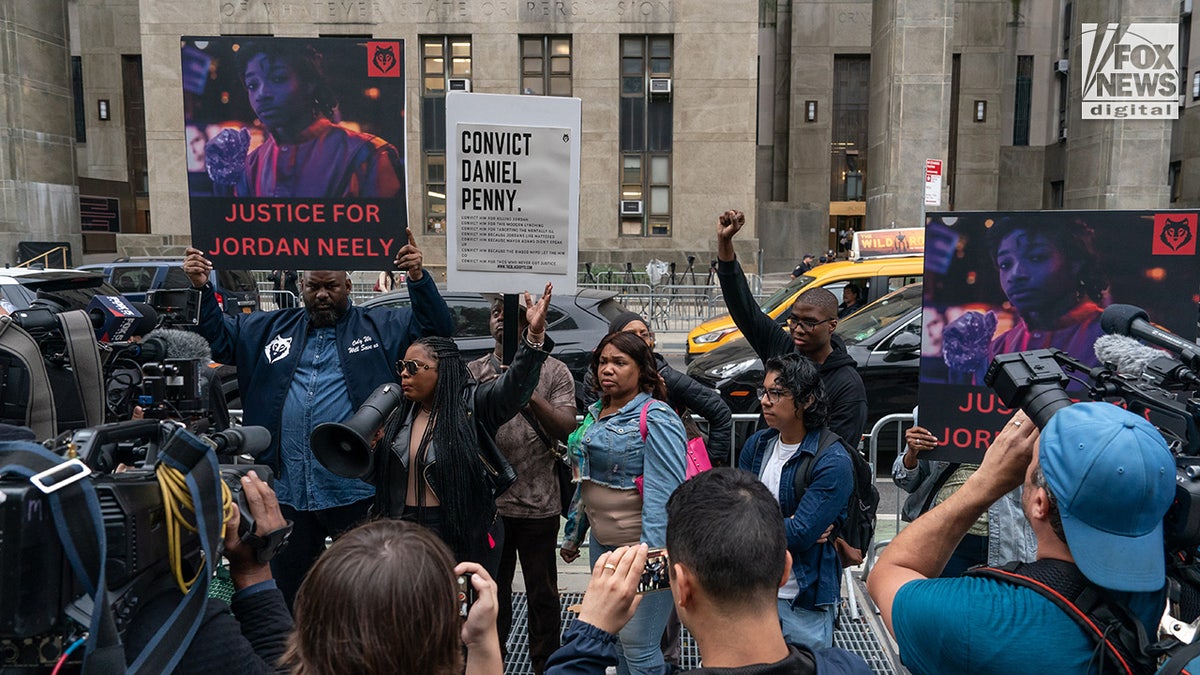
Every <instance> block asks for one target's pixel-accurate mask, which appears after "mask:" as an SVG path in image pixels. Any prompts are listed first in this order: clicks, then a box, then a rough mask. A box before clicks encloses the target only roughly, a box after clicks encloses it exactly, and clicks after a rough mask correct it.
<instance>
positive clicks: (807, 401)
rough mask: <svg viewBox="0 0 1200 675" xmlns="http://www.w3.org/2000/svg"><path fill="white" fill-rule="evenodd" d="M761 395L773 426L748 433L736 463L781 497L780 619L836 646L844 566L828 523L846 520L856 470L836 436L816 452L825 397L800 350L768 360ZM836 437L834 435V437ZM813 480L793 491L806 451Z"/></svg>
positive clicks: (792, 637) (812, 641) (792, 630)
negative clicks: (788, 560) (783, 570)
mask: <svg viewBox="0 0 1200 675" xmlns="http://www.w3.org/2000/svg"><path fill="white" fill-rule="evenodd" d="M766 371H767V373H766V375H765V376H764V378H763V388H762V389H760V394H759V398H760V399H761V402H762V407H763V418H764V419H765V420H766V422H767V424H768V425H769V426H770V427H771V428H769V429H764V430H762V431H759V432H758V433H756V434H754V435H753V436H751V437H750V438H749V439H748V440H747V441H746V446H745V447H744V448H743V449H742V452H741V454H740V455H739V456H738V468H741V469H745V470H746V471H750V472H751V473H753V474H754V475H756V476H758V477H759V480H761V481H762V482H763V483H764V484H765V485H766V486H767V489H769V490H770V491H771V493H772V494H774V495H775V498H776V499H777V500H779V506H780V508H781V510H782V514H783V516H784V518H783V523H784V530H785V531H786V532H787V544H788V551H789V552H790V553H791V554H792V574H791V577H790V578H789V579H788V580H787V583H785V584H784V585H783V586H782V587H781V588H780V589H779V593H778V598H779V620H780V623H781V624H782V626H783V636H784V638H785V639H786V640H787V641H788V643H789V644H798V645H804V646H806V647H808V648H810V649H819V648H822V647H829V646H831V645H833V622H834V619H835V618H836V611H837V609H836V607H837V603H838V600H839V597H840V595H841V574H842V565H841V562H840V560H839V559H838V555H837V550H836V549H835V548H834V545H833V542H832V541H829V532H830V528H832V527H836V526H838V525H840V524H841V523H842V522H843V521H844V520H845V519H846V504H847V502H848V501H849V499H850V491H851V489H852V488H853V487H854V469H853V465H852V464H851V461H850V455H848V454H847V452H849V451H848V450H847V449H846V447H845V446H844V445H843V444H842V443H841V442H840V441H838V440H834V442H833V444H832V445H831V446H829V447H828V448H827V449H826V450H825V451H824V452H818V450H819V445H820V444H819V442H818V441H819V440H820V437H821V434H822V432H823V431H824V433H826V434H831V433H832V432H829V431H825V430H824V427H825V424H826V421H827V419H828V414H829V413H828V410H829V408H828V404H827V403H826V399H825V390H824V388H823V387H822V385H821V378H820V375H819V373H818V371H817V368H816V366H815V365H814V364H813V362H812V361H811V360H809V359H807V358H805V357H803V356H800V355H799V354H789V355H787V356H783V357H778V356H777V357H774V358H772V359H770V360H768V361H767V363H766ZM832 438H833V439H836V438H837V437H836V436H832ZM814 455H815V459H814V460H812V473H811V475H812V480H811V481H810V482H809V483H808V485H807V488H806V489H805V490H804V492H803V494H801V495H797V494H796V480H797V478H801V479H802V478H803V476H798V475H797V473H798V472H799V471H803V470H804V469H803V465H805V464H806V463H807V462H806V461H805V460H806V458H807V457H812V456H814Z"/></svg>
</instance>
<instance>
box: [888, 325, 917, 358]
mask: <svg viewBox="0 0 1200 675" xmlns="http://www.w3.org/2000/svg"><path fill="white" fill-rule="evenodd" d="M920 350H921V336H919V335H914V334H912V333H909V332H907V331H905V332H903V333H900V334H899V335H897V336H896V337H894V338H892V343H891V344H890V345H888V353H889V354H909V353H912V352H917V351H920Z"/></svg>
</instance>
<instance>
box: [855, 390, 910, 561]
mask: <svg viewBox="0 0 1200 675" xmlns="http://www.w3.org/2000/svg"><path fill="white" fill-rule="evenodd" d="M914 421H915V420H914V419H913V415H912V413H892V414H891V415H884V416H883V417H880V418H879V421H878V422H876V423H875V426H873V427H871V433H869V434H867V436H866V438H867V448H868V453H867V454H868V457H870V462H871V473H872V474H875V473H876V470H877V466H876V463H877V461H878V459H879V432H881V431H882V430H883V429H884V428H885V427H887V426H888V425H889V424H895V425H897V427H903V426H904V424H906V423H908V424H912V423H913V422H914ZM903 449H904V434H897V435H896V456H897V457H899V456H900V452H901V451H902V450H903ZM888 473H889V474H890V473H891V472H890V471H889V472H888ZM901 492H902V491H901V490H897V491H896V508H895V512H896V532H899V531H900V515H901V514H900V511H901V508H900V507H901V504H900V493H901ZM878 522H879V521H878V519H877V520H876V523H877V524H878ZM890 543H892V540H891V539H885V540H883V541H876V542H874V543H873V544H871V550H870V551H868V552H867V559H866V560H865V561H864V562H863V573H862V578H863V579H864V580H865V579H866V578H867V575H868V574H870V572H871V566H872V565H874V564H875V558H876V557H877V556H878V555H879V549H881V548H884V547H885V546H887V545H888V544H890Z"/></svg>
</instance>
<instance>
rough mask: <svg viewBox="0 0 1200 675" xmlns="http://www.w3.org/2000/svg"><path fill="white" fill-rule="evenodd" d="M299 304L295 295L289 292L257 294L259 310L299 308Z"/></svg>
mask: <svg viewBox="0 0 1200 675" xmlns="http://www.w3.org/2000/svg"><path fill="white" fill-rule="evenodd" d="M299 306H300V302H299V299H298V298H297V297H296V294H295V293H293V292H291V291H275V290H269V291H262V290H260V291H259V292H258V308H259V309H265V310H270V309H286V308H288V307H299Z"/></svg>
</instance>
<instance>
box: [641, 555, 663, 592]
mask: <svg viewBox="0 0 1200 675" xmlns="http://www.w3.org/2000/svg"><path fill="white" fill-rule="evenodd" d="M670 567H671V561H670V559H668V558H667V549H665V548H652V549H650V550H649V552H647V554H646V567H645V568H644V569H643V570H642V578H641V580H640V581H639V582H638V587H637V592H638V593H652V592H654V591H662V590H666V589H668V588H670V587H671V577H670V576H669V575H668V573H667V571H668V570H669V569H670Z"/></svg>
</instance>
